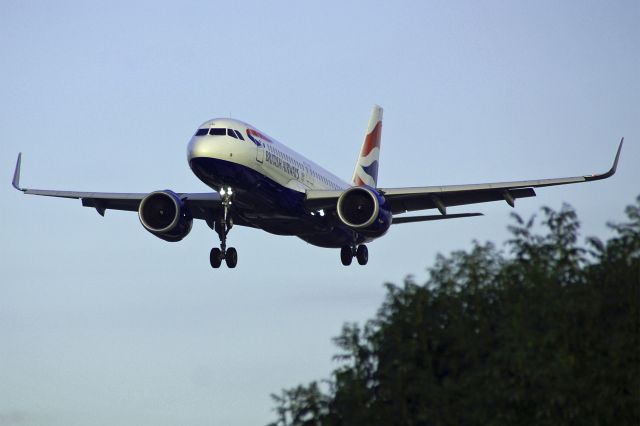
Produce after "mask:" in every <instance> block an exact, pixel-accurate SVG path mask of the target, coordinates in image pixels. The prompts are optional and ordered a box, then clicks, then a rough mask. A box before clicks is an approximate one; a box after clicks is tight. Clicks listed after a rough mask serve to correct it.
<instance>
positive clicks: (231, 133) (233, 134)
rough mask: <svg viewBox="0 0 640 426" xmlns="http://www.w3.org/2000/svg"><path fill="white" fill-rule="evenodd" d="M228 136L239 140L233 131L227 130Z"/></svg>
mask: <svg viewBox="0 0 640 426" xmlns="http://www.w3.org/2000/svg"><path fill="white" fill-rule="evenodd" d="M227 135H229V136H231V137H232V138H235V139H238V137H237V136H236V132H235V131H234V130H233V129H227Z"/></svg>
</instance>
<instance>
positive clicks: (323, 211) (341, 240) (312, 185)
mask: <svg viewBox="0 0 640 426" xmlns="http://www.w3.org/2000/svg"><path fill="white" fill-rule="evenodd" d="M382 112H383V110H382V108H381V107H380V106H378V105H374V107H373V109H372V111H371V115H370V118H369V123H368V126H367V130H366V132H365V137H364V141H363V143H362V147H361V149H360V154H359V156H358V159H357V162H356V165H355V169H354V171H353V176H352V178H351V181H350V182H346V181H343V180H341V179H340V178H339V177H337V176H336V175H334V174H332V173H330V172H329V171H327V170H326V169H324V168H322V167H320V166H319V165H317V164H316V163H314V162H313V161H311V160H309V159H308V158H306V157H304V156H302V155H300V154H298V153H297V152H295V151H293V150H292V149H290V148H288V147H287V146H286V145H284V144H282V143H280V142H278V141H277V140H276V139H274V138H272V137H270V136H268V135H267V134H266V133H263V132H262V131H260V130H258V129H257V128H255V127H253V126H251V125H250V124H247V123H244V122H242V121H239V120H235V119H231V118H215V119H212V120H208V121H206V122H204V123H202V124H201V125H200V126H198V128H197V130H196V131H195V133H194V135H193V136H192V138H191V140H190V141H189V144H188V146H187V160H188V163H189V167H190V168H191V170H192V171H193V173H194V174H195V175H196V176H197V177H198V178H199V179H200V180H201V181H202V182H204V183H205V184H206V185H207V186H208V187H210V188H211V189H212V191H210V192H205V193H186V192H174V191H172V190H169V189H165V190H159V191H153V192H149V193H111V192H76V191H57V190H41V189H28V188H22V187H21V186H20V165H21V160H22V153H20V154H18V160H17V162H16V168H15V172H14V175H13V181H12V184H13V187H14V188H16V189H17V190H19V191H22V192H23V193H25V194H31V195H42V196H49V197H62V198H72V199H80V200H81V201H82V205H83V206H85V207H93V208H95V209H96V211H97V212H98V213H99V214H100V215H101V216H104V214H105V211H106V210H126V211H137V212H138V217H139V219H140V223H141V224H142V226H143V227H144V228H145V229H146V230H147V231H149V232H150V233H151V234H153V235H155V236H156V237H158V238H161V239H163V240H165V241H169V242H177V241H180V240H182V239H183V238H184V237H186V236H187V234H189V232H190V231H191V227H192V224H193V220H194V219H201V220H204V221H205V222H206V223H207V225H208V226H209V227H210V228H211V229H212V230H214V231H215V232H216V233H217V234H218V237H219V240H220V246H219V247H214V248H212V249H211V251H210V253H209V261H210V264H211V266H212V267H213V268H219V267H220V266H221V265H222V262H223V261H224V262H225V263H226V265H227V267H229V268H235V267H236V265H237V263H238V252H237V250H236V249H235V248H234V247H227V235H228V233H229V231H230V230H231V228H232V227H233V226H234V225H239V226H247V227H252V228H258V229H262V230H264V231H266V232H269V233H271V234H276V235H293V236H296V237H298V238H300V239H302V240H304V241H306V242H307V243H309V244H312V245H315V246H319V247H326V248H339V249H340V259H341V262H342V264H343V265H345V266H348V265H350V264H351V263H352V260H353V259H354V258H355V259H356V260H357V261H358V263H359V264H360V265H366V264H367V262H368V259H369V252H368V249H367V246H366V244H367V243H369V242H371V241H373V240H375V239H377V238H380V237H382V236H383V235H385V234H386V233H387V231H388V230H389V228H390V227H391V225H397V224H404V223H415V222H425V221H432V220H440V219H457V218H465V217H473V216H481V215H482V213H452V214H449V213H447V208H448V207H451V206H461V205H467V204H476V203H484V202H490V201H505V202H506V203H507V204H509V205H510V206H511V207H515V200H516V199H518V198H526V197H534V196H535V195H536V193H535V191H534V188H540V187H546V186H555V185H566V184H572V183H580V182H592V181H596V180H601V179H606V178H609V177H611V176H613V175H614V173H615V172H616V168H617V166H618V159H619V158H620V152H621V150H622V144H623V142H624V138H622V140H621V141H620V144H619V145H618V150H617V152H616V156H615V159H614V162H613V165H612V166H611V168H610V169H609V171H607V172H606V173H602V174H593V175H586V176H576V177H565V178H556V179H539V180H524V181H513V182H496V183H481V184H469V185H448V186H423V187H406V188H384V187H378V182H377V180H378V179H377V178H378V165H379V156H380V141H381V135H382ZM429 209H437V210H438V212H439V214H432V215H421V216H406V215H404V213H407V212H413V211H418V210H429Z"/></svg>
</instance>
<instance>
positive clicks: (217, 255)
mask: <svg viewBox="0 0 640 426" xmlns="http://www.w3.org/2000/svg"><path fill="white" fill-rule="evenodd" d="M209 263H211V267H212V268H215V269H217V268H219V267H220V265H222V250H220V249H219V248H217V247H214V248H212V249H211V253H209Z"/></svg>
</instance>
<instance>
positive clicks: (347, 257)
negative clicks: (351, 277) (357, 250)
mask: <svg viewBox="0 0 640 426" xmlns="http://www.w3.org/2000/svg"><path fill="white" fill-rule="evenodd" d="M340 260H341V261H342V264H343V265H344V266H349V265H351V261H352V260H353V253H352V251H351V247H349V246H344V247H342V248H341V249H340Z"/></svg>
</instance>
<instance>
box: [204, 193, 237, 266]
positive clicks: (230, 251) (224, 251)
mask: <svg viewBox="0 0 640 426" xmlns="http://www.w3.org/2000/svg"><path fill="white" fill-rule="evenodd" d="M220 195H222V208H223V216H222V217H221V218H219V219H218V220H216V221H215V223H214V226H213V228H214V230H215V231H216V233H217V234H218V237H220V248H217V247H214V248H212V249H211V253H210V254H209V262H210V263H211V267H213V268H219V267H220V265H222V261H223V260H224V261H225V262H226V264H227V267H229V268H235V267H236V265H237V264H238V251H237V250H236V249H235V248H233V247H229V248H227V234H228V233H229V231H230V230H231V228H232V227H233V219H232V218H231V215H230V214H229V207H230V206H231V196H232V195H233V191H232V190H231V188H227V189H226V190H225V189H224V188H223V189H221V190H220Z"/></svg>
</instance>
